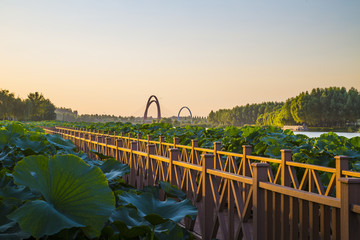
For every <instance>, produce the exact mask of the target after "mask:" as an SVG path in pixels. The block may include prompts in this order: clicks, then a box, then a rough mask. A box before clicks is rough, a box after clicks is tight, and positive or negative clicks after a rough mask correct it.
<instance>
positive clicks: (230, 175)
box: [206, 169, 253, 185]
mask: <svg viewBox="0 0 360 240" xmlns="http://www.w3.org/2000/svg"><path fill="white" fill-rule="evenodd" d="M206 172H207V173H208V174H210V175H214V176H217V177H222V178H225V179H228V180H234V181H237V182H242V183H246V184H250V185H252V184H253V179H252V178H251V177H245V176H241V175H238V174H235V173H229V172H224V171H221V170H217V169H207V170H206Z"/></svg>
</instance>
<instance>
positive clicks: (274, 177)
mask: <svg viewBox="0 0 360 240" xmlns="http://www.w3.org/2000/svg"><path fill="white" fill-rule="evenodd" d="M44 129H45V131H46V132H47V133H52V134H55V133H58V134H61V135H62V137H64V138H67V139H71V140H72V141H73V142H74V143H75V144H76V145H77V146H78V148H79V149H80V150H82V151H84V152H86V153H87V154H89V155H92V154H93V153H91V151H90V150H92V149H94V150H96V151H98V152H100V153H102V154H105V155H109V156H113V157H114V158H116V159H117V160H118V161H121V162H123V163H127V164H129V165H130V168H131V172H130V174H129V175H128V176H127V177H126V178H125V181H127V182H128V183H129V184H131V185H133V186H135V187H138V188H143V187H144V186H146V185H153V184H155V183H156V182H157V181H169V182H171V183H172V184H174V185H177V186H178V187H179V188H180V189H182V190H183V191H184V192H185V193H186V194H187V197H188V198H189V199H191V200H192V201H193V203H194V205H195V206H197V207H198V210H199V213H198V216H197V218H196V219H195V220H192V221H190V220H189V219H185V222H184V224H185V227H186V228H187V229H188V230H190V231H193V232H197V233H198V234H199V236H201V238H202V239H212V238H219V239H360V232H359V231H360V221H359V218H360V179H357V178H350V177H360V174H359V173H357V172H353V171H349V170H348V158H347V157H345V156H338V157H336V158H335V161H336V168H329V167H321V166H316V165H310V164H304V163H297V162H292V161H291V151H290V150H282V151H281V159H272V158H265V157H258V156H252V155H251V146H243V154H237V153H229V152H224V151H220V144H219V143H214V149H204V148H199V147H198V146H197V142H196V141H195V140H193V141H192V146H183V145H179V144H178V140H177V139H176V138H175V139H174V142H173V143H165V141H164V138H162V137H160V141H153V140H152V139H151V138H150V137H148V139H146V140H145V139H140V137H139V136H137V137H136V138H133V137H131V136H128V137H124V136H121V135H120V136H118V135H114V134H104V133H99V132H97V133H96V132H89V131H84V130H80V129H69V128H60V127H57V128H54V129H49V128H44ZM93 157H95V156H94V155H93ZM269 163H270V164H272V166H271V167H270V165H269ZM297 171H298V172H300V171H301V172H303V173H302V174H301V175H300V181H299V180H298V175H299V173H298V174H297V173H296V172H297ZM274 173H275V174H274ZM321 173H322V174H324V173H326V174H328V175H329V176H330V177H329V178H330V181H329V182H328V185H327V186H324V183H322V182H321V180H320V174H321ZM334 189H336V191H333V190H334ZM305 190H306V191H305ZM199 238H200V237H199Z"/></svg>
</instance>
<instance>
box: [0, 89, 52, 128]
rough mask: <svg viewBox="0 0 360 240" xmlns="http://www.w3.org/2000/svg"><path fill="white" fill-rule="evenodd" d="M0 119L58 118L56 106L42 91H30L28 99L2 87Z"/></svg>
mask: <svg viewBox="0 0 360 240" xmlns="http://www.w3.org/2000/svg"><path fill="white" fill-rule="evenodd" d="M0 119H2V120H18V121H40V120H54V119H56V114H55V106H54V104H52V103H51V101H50V100H49V99H46V98H45V97H44V96H43V95H42V94H41V93H38V92H35V93H30V94H29V95H28V96H27V98H26V99H21V98H19V97H15V94H14V93H10V92H9V90H4V89H0Z"/></svg>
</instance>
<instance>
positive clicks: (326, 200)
mask: <svg viewBox="0 0 360 240" xmlns="http://www.w3.org/2000/svg"><path fill="white" fill-rule="evenodd" d="M259 186H260V187H261V188H264V189H267V190H270V191H274V192H277V193H280V194H285V195H287V196H291V197H296V198H299V199H302V200H307V201H310V202H314V203H318V204H323V205H327V206H331V207H337V208H340V200H339V199H337V198H333V197H328V196H322V195H319V194H316V193H310V192H306V191H302V190H297V189H293V188H290V187H285V186H279V185H277V184H273V183H265V182H260V183H259Z"/></svg>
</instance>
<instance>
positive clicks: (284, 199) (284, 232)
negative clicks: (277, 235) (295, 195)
mask: <svg viewBox="0 0 360 240" xmlns="http://www.w3.org/2000/svg"><path fill="white" fill-rule="evenodd" d="M289 208H290V206H289V197H288V196H286V195H283V194H281V223H280V224H281V239H282V240H288V239H289V237H290V225H289V212H290V209H289Z"/></svg>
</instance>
